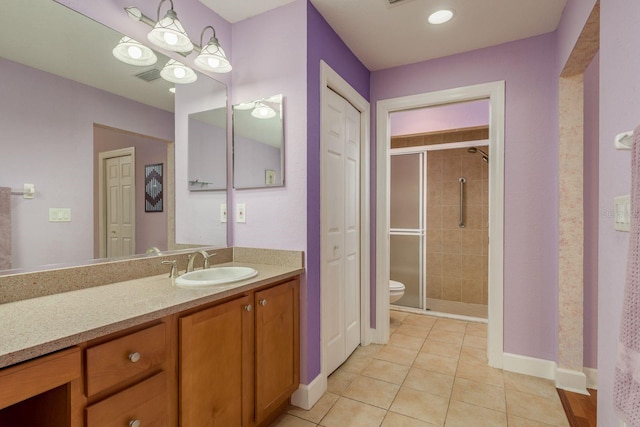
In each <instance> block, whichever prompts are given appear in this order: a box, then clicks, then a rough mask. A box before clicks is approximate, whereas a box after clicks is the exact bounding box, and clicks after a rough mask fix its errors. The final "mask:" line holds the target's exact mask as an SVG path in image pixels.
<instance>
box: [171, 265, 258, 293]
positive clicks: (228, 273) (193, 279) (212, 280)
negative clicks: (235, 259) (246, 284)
mask: <svg viewBox="0 0 640 427" xmlns="http://www.w3.org/2000/svg"><path fill="white" fill-rule="evenodd" d="M257 274H258V270H256V269H254V268H251V267H214V268H208V269H206V270H197V271H192V272H190V273H186V274H183V275H182V276H180V277H178V278H176V285H178V286H180V287H183V288H195V287H200V286H212V285H224V284H227V283H232V282H237V281H240V280H245V279H250V278H252V277H254V276H255V275H257Z"/></svg>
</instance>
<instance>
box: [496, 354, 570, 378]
mask: <svg viewBox="0 0 640 427" xmlns="http://www.w3.org/2000/svg"><path fill="white" fill-rule="evenodd" d="M502 369H504V370H505V371H509V372H515V373H518V374H524V375H531V376H534V377H539V378H545V379H548V380H555V379H556V369H557V365H556V362H553V361H551V360H544V359H536V358H534V357H528V356H521V355H519V354H511V353H504V354H503V355H502Z"/></svg>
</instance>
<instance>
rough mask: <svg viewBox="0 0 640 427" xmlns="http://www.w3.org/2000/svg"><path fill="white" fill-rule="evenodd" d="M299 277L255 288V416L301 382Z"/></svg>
mask: <svg viewBox="0 0 640 427" xmlns="http://www.w3.org/2000/svg"><path fill="white" fill-rule="evenodd" d="M299 328H300V326H299V301H298V280H293V281H290V282H286V283H283V284H282V285H278V286H275V287H273V288H269V289H266V290H264V291H260V292H256V418H257V422H258V424H259V423H260V422H262V421H263V420H264V419H265V417H267V416H269V415H270V414H271V413H272V412H273V411H274V410H275V409H277V408H278V407H279V406H280V405H281V404H283V403H284V402H286V401H287V399H288V398H289V396H290V395H291V393H293V392H294V391H295V390H296V389H297V388H298V384H299V382H300V357H299V355H300V348H299Z"/></svg>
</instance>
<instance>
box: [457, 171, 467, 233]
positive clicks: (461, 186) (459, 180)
mask: <svg viewBox="0 0 640 427" xmlns="http://www.w3.org/2000/svg"><path fill="white" fill-rule="evenodd" d="M458 182H459V183H460V220H459V221H458V227H460V228H464V226H465V223H464V184H465V183H466V182H467V180H466V179H464V178H463V177H460V178H458Z"/></svg>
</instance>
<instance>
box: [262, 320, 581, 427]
mask: <svg viewBox="0 0 640 427" xmlns="http://www.w3.org/2000/svg"><path fill="white" fill-rule="evenodd" d="M391 334H392V335H391V337H390V339H389V343H388V344H387V345H384V346H383V345H369V346H367V347H359V348H358V349H357V350H356V351H355V352H354V353H353V354H352V355H351V357H349V359H348V360H347V361H346V362H345V363H344V364H343V365H342V366H341V367H340V368H338V369H337V370H336V371H335V372H334V373H333V374H332V375H331V376H330V377H329V380H328V390H327V392H326V393H325V394H324V396H322V398H321V399H320V400H319V401H318V403H316V405H315V406H314V407H313V408H312V409H311V410H309V411H305V410H302V409H299V408H296V407H293V406H291V407H289V409H288V411H287V413H286V414H283V415H282V416H281V417H280V418H278V419H277V420H276V421H275V422H274V423H272V425H271V427H276V426H277V427H313V426H322V427H359V426H363V427H376V426H379V427H434V426H441V427H442V426H444V427H485V426H486V427H500V426H508V427H548V426H562V427H568V426H569V423H568V421H567V418H566V416H565V413H564V410H563V408H562V404H561V403H560V399H559V397H558V394H557V392H556V389H555V387H554V384H553V382H552V381H548V380H543V379H540V378H535V377H529V376H526V375H520V374H514V373H510V372H503V371H501V370H499V369H494V368H490V367H488V366H487V362H486V335H487V329H486V324H481V323H473V322H465V321H461V320H453V319H446V318H437V317H433V316H428V315H420V314H410V313H403V312H399V311H391Z"/></svg>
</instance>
